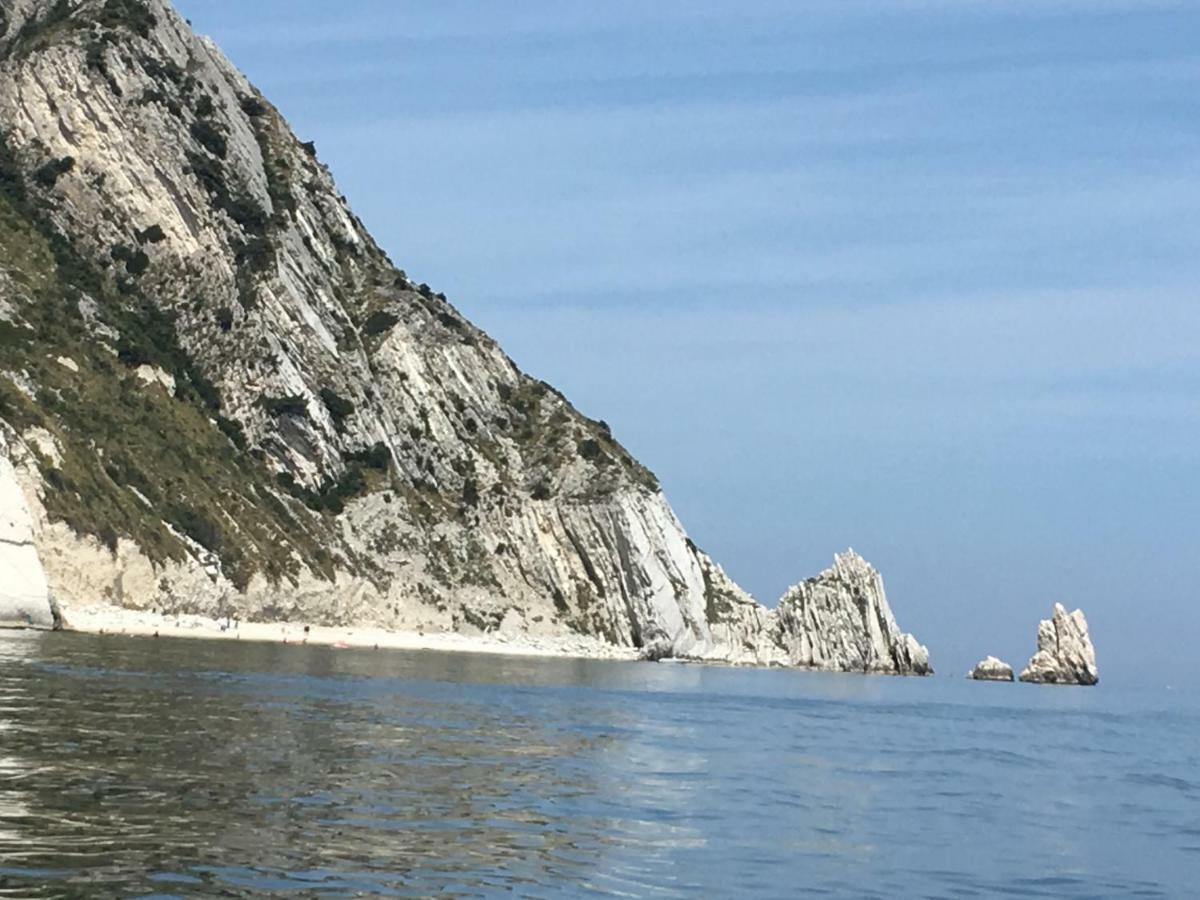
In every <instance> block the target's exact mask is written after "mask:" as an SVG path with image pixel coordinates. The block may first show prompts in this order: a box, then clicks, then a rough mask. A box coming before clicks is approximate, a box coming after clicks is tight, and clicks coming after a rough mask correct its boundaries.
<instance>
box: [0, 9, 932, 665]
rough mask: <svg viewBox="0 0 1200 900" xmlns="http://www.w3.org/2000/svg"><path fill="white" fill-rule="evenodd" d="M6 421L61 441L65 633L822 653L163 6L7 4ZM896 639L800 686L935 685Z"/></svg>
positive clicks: (602, 428) (43, 442)
mask: <svg viewBox="0 0 1200 900" xmlns="http://www.w3.org/2000/svg"><path fill="white" fill-rule="evenodd" d="M402 153H403V148H397V154H398V155H402ZM413 214H414V215H419V210H414V211H413ZM0 419H3V420H4V421H5V422H7V423H8V425H9V426H11V427H12V429H14V431H15V433H16V434H19V435H21V436H23V437H26V438H27V437H29V436H30V435H34V434H36V435H37V440H27V443H29V445H30V446H31V447H32V450H31V451H30V452H31V454H32V460H31V463H30V465H31V466H32V469H33V470H34V471H35V473H36V477H32V478H30V479H29V480H28V488H27V490H26V501H27V503H28V505H29V510H30V514H31V516H32V519H33V524H34V531H35V535H36V540H37V544H38V550H39V551H40V555H41V559H42V562H43V563H44V565H45V569H46V574H47V578H48V581H49V584H50V587H51V590H52V591H53V592H54V594H55V595H57V596H59V597H60V599H62V601H63V602H64V604H86V603H90V602H96V601H107V602H112V603H117V604H120V605H125V606H132V607H140V608H156V609H160V610H167V611H173V612H174V611H178V612H194V613H205V614H209V615H213V614H223V613H226V612H233V611H236V612H238V613H240V614H241V615H243V616H246V617H253V618H257V619H263V620H276V619H304V620H307V621H312V622H317V623H325V624H339V623H344V622H357V623H362V624H371V625H378V626H383V627H391V628H417V627H420V628H426V629H472V628H478V629H482V630H484V631H492V630H521V631H527V632H531V633H534V634H537V633H553V634H557V633H562V632H564V631H574V632H578V633H582V634H588V635H594V636H598V637H601V638H604V639H606V640H608V641H610V642H612V643H614V644H618V645H622V646H632V647H640V648H645V650H646V651H647V653H648V654H652V655H671V656H687V657H694V658H703V659H722V660H733V661H747V662H762V661H773V660H778V659H779V658H780V656H781V653H782V645H781V643H780V640H781V637H780V636H781V635H790V636H791V638H795V635H796V632H795V630H794V628H793V626H791V625H789V626H788V628H786V629H785V630H784V631H783V632H778V631H777V629H776V624H777V621H776V616H775V614H774V613H769V612H768V611H767V610H766V609H764V608H763V607H761V606H759V605H758V604H757V603H755V602H754V601H753V600H752V599H750V598H749V597H748V596H747V595H746V594H745V593H744V592H742V591H741V590H740V589H739V588H738V587H737V586H736V585H735V584H733V582H732V581H730V579H729V578H728V577H726V575H725V574H724V572H723V571H722V570H721V569H720V568H719V567H718V566H716V565H715V564H714V563H713V562H712V561H711V560H709V559H708V557H707V556H706V555H705V554H704V553H703V552H701V551H700V550H699V549H697V548H696V547H695V546H694V545H693V544H692V543H691V541H690V540H689V539H688V538H687V536H686V534H685V532H684V530H683V528H682V526H681V525H680V523H679V521H678V520H677V519H676V517H675V514H674V513H673V512H672V510H671V508H670V506H669V504H668V503H667V501H666V499H665V497H664V496H663V494H662V492H661V490H660V488H659V486H658V483H657V481H656V479H655V477H654V475H653V474H652V473H651V472H650V471H649V470H647V469H646V468H645V467H644V466H642V465H641V464H639V463H638V462H637V461H636V460H634V459H633V458H632V457H631V456H630V454H629V453H628V452H627V451H626V450H625V449H624V448H623V447H622V446H621V444H620V443H619V442H618V441H617V440H616V439H615V438H614V436H613V435H612V434H611V432H610V430H609V428H608V426H607V425H605V423H603V422H599V421H593V420H591V419H589V418H587V417H586V416H583V415H581V414H580V413H579V412H578V411H577V410H575V409H574V408H573V407H572V406H571V404H570V403H569V402H567V400H566V399H565V398H564V397H563V396H562V395H561V394H559V393H558V392H557V391H555V390H554V389H553V388H552V387H550V386H549V385H547V384H545V383H543V382H540V381H537V380H535V379H533V378H530V377H529V376H527V375H525V374H524V373H522V372H521V371H520V370H518V368H517V367H516V366H515V365H514V364H513V362H512V361H511V360H510V359H509V358H508V357H507V356H506V355H505V354H504V353H503V352H502V351H501V349H500V348H499V347H498V346H497V345H496V344H495V342H494V341H492V340H491V339H490V338H489V337H488V336H487V335H486V334H484V333H483V332H482V331H480V330H479V329H477V328H476V327H475V326H474V325H472V324H471V323H469V322H467V321H466V320H465V319H464V318H463V317H462V316H461V315H460V314H459V313H458V311H457V310H456V309H455V308H454V307H453V306H452V305H451V304H450V303H449V302H448V301H447V299H446V297H445V296H443V295H442V294H440V293H437V292H436V291H434V290H433V289H432V288H430V287H429V286H427V285H425V284H422V283H418V282H417V281H416V280H414V279H411V278H409V277H408V276H407V275H406V274H405V273H404V272H403V271H401V270H399V269H397V268H396V267H395V266H393V264H392V263H391V261H390V260H389V259H388V257H387V256H386V255H385V254H384V252H383V251H382V250H381V249H380V248H379V247H378V246H377V245H376V244H375V243H374V241H373V240H372V239H371V236H370V235H369V234H368V233H367V232H366V230H365V229H364V228H363V226H362V223H361V222H360V221H359V220H358V219H357V218H356V217H355V215H354V214H353V212H352V211H351V210H350V209H349V207H348V206H347V204H346V202H345V199H344V198H343V197H342V196H341V195H340V194H339V193H338V191H337V188H336V186H335V185H334V182H333V179H332V177H331V175H330V173H329V171H328V169H327V168H326V167H325V166H324V165H323V164H322V163H321V162H320V159H319V158H318V155H317V152H316V148H315V147H314V146H313V145H312V144H310V143H303V142H301V141H300V140H299V139H297V138H296V137H295V136H294V135H293V134H292V132H291V131H290V129H289V128H288V125H287V123H286V122H285V121H284V120H283V118H282V117H281V115H280V114H279V112H278V111H277V110H276V109H275V108H274V107H273V106H272V105H271V104H270V102H269V101H268V100H267V99H266V98H265V97H263V96H262V95H261V94H259V92H258V91H257V90H256V89H255V88H254V87H253V85H251V84H250V83H249V82H248V81H247V80H246V79H245V78H244V77H243V76H242V75H241V73H239V72H238V71H237V70H236V69H235V68H234V67H233V66H232V65H231V64H230V63H229V61H228V60H227V59H226V58H225V57H224V56H223V55H222V54H221V52H220V51H219V50H218V49H217V48H216V46H214V45H213V44H212V43H211V42H210V41H208V40H206V39H204V38H200V37H197V36H196V35H195V34H193V32H192V31H191V29H190V27H189V26H188V25H187V23H186V22H184V21H183V19H181V18H180V16H179V15H178V14H177V13H176V12H175V11H174V10H173V9H172V8H171V6H170V4H169V3H168V2H166V0H0ZM850 587H851V589H857V588H856V587H855V586H854V585H850ZM878 594H879V596H878V599H879V600H882V588H881V586H879V590H878ZM869 602H872V603H873V602H875V594H871V595H870V601H869ZM882 609H883V610H886V604H884V605H883V607H882ZM798 615H799V614H798ZM880 615H881V612H880V610H879V609H877V608H875V607H872V609H871V610H870V611H869V612H868V613H864V619H863V623H864V626H865V627H868V628H869V629H870V632H869V635H870V636H869V638H868V639H867V640H866V642H865V644H864V645H863V646H862V648H861V652H860V655H855V653H854V652H851V651H850V650H847V649H846V648H844V647H843V646H842V644H843V643H845V642H846V641H848V640H849V638H845V639H844V638H843V637H838V638H837V639H836V642H837V646H836V647H831V648H830V649H829V650H828V653H826V650H825V649H820V650H819V652H815V653H814V652H809V651H803V652H801V651H797V653H796V654H795V660H796V661H797V662H800V663H801V664H804V665H821V664H824V663H825V662H829V663H830V664H840V663H841V662H842V661H844V660H849V661H852V662H853V663H854V665H855V666H856V667H857V664H858V662H859V661H860V658H861V662H862V663H863V668H867V669H871V670H875V669H879V670H889V669H888V666H889V665H890V666H891V667H892V669H894V670H896V671H902V670H907V669H910V668H911V669H915V668H917V666H915V665H914V664H913V663H912V657H913V654H914V650H913V648H912V647H909V646H908V645H907V644H906V643H903V642H902V644H901V645H900V646H899V647H898V648H892V649H891V650H888V651H887V652H885V651H884V650H883V649H881V648H882V646H883V643H884V642H886V641H887V640H888V639H890V638H891V637H892V636H893V632H894V631H895V629H894V622H892V621H891V615H890V612H887V613H886V615H885V616H884V617H883V618H880ZM797 623H799V619H797ZM824 624H825V622H824V620H822V619H821V618H820V617H817V619H815V620H813V621H812V622H807V621H806V622H805V623H804V624H803V626H801V625H800V624H797V625H795V626H794V627H795V628H799V627H803V628H809V627H823V626H824ZM850 624H851V623H849V622H839V623H838V626H839V627H841V626H842V625H845V626H846V627H849V625H850ZM788 629H792V630H788ZM791 638H789V639H791ZM812 640H813V643H814V644H815V645H816V646H817V647H819V648H824V646H825V644H824V640H825V639H824V638H813V639H812ZM913 643H914V644H915V642H913ZM856 646H857V645H856ZM822 654H824V655H822ZM885 657H886V660H891V663H888V662H887V661H886V660H885Z"/></svg>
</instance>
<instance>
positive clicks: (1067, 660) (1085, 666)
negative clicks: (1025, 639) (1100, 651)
mask: <svg viewBox="0 0 1200 900" xmlns="http://www.w3.org/2000/svg"><path fill="white" fill-rule="evenodd" d="M1021 680H1022V681H1031V682H1035V683H1038V684H1084V685H1090V684H1096V683H1097V682H1098V681H1099V680H1100V673H1099V672H1098V671H1097V669H1096V650H1095V648H1094V647H1093V646H1092V639H1091V637H1089V635H1088V625H1087V619H1086V618H1084V615H1083V610H1079V609H1077V610H1075V612H1073V613H1068V612H1067V610H1066V608H1065V607H1064V606H1063V605H1062V604H1061V603H1055V604H1054V615H1053V617H1051V618H1049V619H1042V621H1041V622H1039V623H1038V635H1037V653H1035V654H1034V655H1033V657H1032V658H1031V659H1030V660H1029V665H1027V666H1026V667H1025V670H1024V671H1023V672H1022V673H1021Z"/></svg>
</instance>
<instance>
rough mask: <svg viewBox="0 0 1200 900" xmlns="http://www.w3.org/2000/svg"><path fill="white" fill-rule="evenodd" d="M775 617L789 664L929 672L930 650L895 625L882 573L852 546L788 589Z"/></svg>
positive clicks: (849, 670)
mask: <svg viewBox="0 0 1200 900" xmlns="http://www.w3.org/2000/svg"><path fill="white" fill-rule="evenodd" d="M775 616H776V622H775V640H776V643H777V644H778V645H779V646H781V647H782V648H783V650H784V654H785V659H786V661H787V663H788V664H790V665H793V666H803V667H806V668H814V669H835V670H839V671H846V672H878V673H885V674H893V675H928V674H930V673H931V672H932V671H933V669H932V668H931V667H930V665H929V651H928V650H927V649H926V648H925V647H923V646H922V645H921V644H919V643H918V642H917V640H916V638H914V637H913V636H912V635H911V634H905V633H903V632H901V631H900V628H899V627H898V626H897V625H896V619H895V617H894V616H893V615H892V610H891V608H890V607H889V606H888V602H887V595H886V594H885V593H884V590H883V577H882V576H881V575H880V574H879V573H878V572H877V571H876V570H875V569H874V567H873V566H871V565H870V563H868V562H867V561H866V560H865V559H863V558H862V557H861V556H859V555H858V554H857V553H855V552H854V551H853V550H848V551H846V552H845V553H842V554H838V555H837V556H835V557H834V558H833V567H832V568H830V569H826V570H825V571H824V572H822V573H821V574H820V575H818V576H816V577H815V578H810V579H808V580H807V581H803V582H801V583H800V584H798V585H796V586H794V587H793V588H791V589H790V590H789V591H788V592H787V593H786V594H784V596H783V599H782V600H781V601H780V603H779V609H778V610H777V611H776V613H775Z"/></svg>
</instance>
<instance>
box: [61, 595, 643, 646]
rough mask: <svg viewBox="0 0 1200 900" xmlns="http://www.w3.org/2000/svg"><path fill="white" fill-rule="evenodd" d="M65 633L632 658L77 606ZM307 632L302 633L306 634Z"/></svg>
mask: <svg viewBox="0 0 1200 900" xmlns="http://www.w3.org/2000/svg"><path fill="white" fill-rule="evenodd" d="M63 616H64V620H65V625H64V627H65V629H66V630H68V631H77V632H81V633H85V634H126V635H135V636H142V637H154V636H159V637H182V638H199V639H207V640H242V641H265V642H270V643H286V644H316V645H321V646H330V647H337V648H344V649H380V650H384V649H387V650H440V651H448V652H455V653H495V654H502V655H508V656H560V657H579V658H586V659H637V658H638V654H637V651H635V650H632V649H630V648H625V647H614V646H613V645H611V644H607V643H604V642H603V641H599V640H596V639H594V638H589V637H585V636H582V635H568V636H562V637H558V636H534V635H528V634H510V633H505V634H499V633H498V634H474V635H472V634H462V633H459V632H432V631H426V632H420V631H388V630H386V629H383V628H371V627H365V626H360V625H348V626H328V625H311V624H309V625H306V624H305V623H303V622H240V621H236V620H229V621H228V623H227V621H226V620H225V619H220V620H218V619H211V618H208V617H206V616H197V615H187V614H179V615H172V614H166V615H164V614H161V613H156V612H150V611H145V610H134V609H124V608H122V607H118V606H81V607H72V608H68V609H64V610H63ZM306 629H307V630H306Z"/></svg>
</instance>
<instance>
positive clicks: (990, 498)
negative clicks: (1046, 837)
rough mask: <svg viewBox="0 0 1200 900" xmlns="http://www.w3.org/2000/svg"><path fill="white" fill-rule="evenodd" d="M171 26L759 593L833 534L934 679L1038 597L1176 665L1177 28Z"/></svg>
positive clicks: (1185, 552) (1195, 69) (1023, 645)
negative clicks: (851, 550) (222, 59)
mask: <svg viewBox="0 0 1200 900" xmlns="http://www.w3.org/2000/svg"><path fill="white" fill-rule="evenodd" d="M179 6H180V8H181V9H182V11H183V12H184V14H185V15H187V16H189V17H190V18H191V19H192V21H193V23H194V25H195V26H196V27H197V29H198V30H200V31H201V32H203V33H207V34H209V35H211V36H212V37H213V38H215V39H216V40H217V42H218V43H219V44H221V46H222V47H223V48H224V49H225V51H226V52H227V53H228V54H229V55H230V57H231V58H232V59H233V60H234V62H235V63H237V64H238V65H239V66H240V67H241V68H242V69H243V70H245V71H246V72H247V73H248V74H249V76H250V77H251V79H252V80H253V81H254V82H255V83H256V84H257V85H258V86H259V87H260V88H261V89H262V90H263V91H264V92H265V93H266V94H267V95H268V96H270V98H271V99H272V100H273V101H274V102H275V103H276V104H277V105H278V106H279V107H280V109H281V110H282V111H283V112H284V114H285V115H286V116H287V117H288V118H289V120H290V121H291V123H292V125H293V127H294V128H295V129H296V131H297V132H298V133H299V134H300V135H301V136H302V138H303V139H306V140H308V139H312V140H315V141H316V143H317V148H318V151H319V153H320V155H321V157H322V159H323V160H324V161H325V162H327V163H328V164H329V165H330V166H331V167H332V169H333V171H334V174H335V175H336V177H337V179H338V182H339V184H340V185H341V187H342V189H343V190H344V191H345V193H346V195H347V196H348V198H349V199H350V201H351V203H352V204H353V206H354V207H355V209H356V210H357V211H358V213H359V214H360V215H361V216H362V218H363V220H364V221H365V222H366V223H367V225H368V227H370V228H371V230H372V231H373V232H374V234H375V236H376V237H377V239H378V240H379V242H380V243H381V245H382V246H383V247H384V248H385V249H386V250H387V251H388V252H389V253H390V255H391V256H392V258H393V259H394V260H395V261H396V263H397V264H398V265H400V266H401V267H402V268H404V269H405V270H406V271H407V272H408V273H409V274H410V275H411V276H413V277H414V278H416V279H418V280H421V281H427V282H429V283H430V284H432V285H434V286H435V288H436V289H438V290H444V291H446V292H447V294H448V295H449V296H450V299H451V300H452V301H453V302H455V303H456V304H457V305H458V306H459V307H460V308H461V309H462V310H463V311H464V312H465V313H466V314H467V315H469V316H470V317H471V318H472V319H473V320H474V321H475V322H476V323H477V324H479V325H480V326H481V327H483V328H484V329H485V330H487V331H488V332H490V333H491V334H492V335H494V336H495V337H496V338H497V339H498V340H499V341H500V342H501V344H502V345H503V346H504V347H505V348H506V349H507V350H508V352H509V353H510V354H511V355H512V356H513V357H514V358H515V359H516V360H517V362H518V363H519V364H521V365H522V366H523V367H524V368H525V369H526V370H527V371H529V372H531V373H532V374H534V375H536V376H538V377H541V378H545V379H546V380H548V381H550V382H551V383H553V384H555V385H556V386H558V387H560V388H561V389H563V390H564V391H565V392H566V394H567V395H568V396H569V397H571V398H572V400H573V401H574V402H575V403H576V405H577V406H579V407H580V408H581V409H583V410H584V411H585V412H587V413H588V414H590V415H592V416H595V417H597V418H604V419H606V420H607V421H608V422H610V423H611V424H612V426H613V428H614V430H615V431H616V433H617V435H618V437H620V438H621V439H622V440H623V441H624V442H625V443H626V444H627V445H628V446H629V447H630V448H631V449H632V450H633V451H634V452H635V453H636V454H637V455H638V456H639V457H640V458H641V459H642V460H643V461H645V462H646V463H647V464H648V465H650V466H651V468H653V469H654V470H655V471H656V472H657V473H658V474H659V476H660V477H661V479H662V481H663V483H664V485H665V486H666V489H667V493H668V495H669V496H670V498H671V500H672V502H673V504H674V506H675V508H676V510H677V511H678V512H679V514H680V516H681V518H682V519H683V521H684V523H685V524H686V525H687V527H688V529H689V531H690V532H691V533H692V535H693V536H694V537H695V539H696V540H697V542H698V543H700V544H701V545H702V546H704V547H705V548H706V549H708V550H709V551H710V553H712V555H713V556H714V557H716V558H717V559H718V560H719V561H720V562H722V563H723V564H724V565H725V567H726V569H727V570H728V571H729V572H730V573H731V574H732V575H733V576H734V577H735V578H736V579H737V580H738V581H739V582H740V583H741V584H742V585H744V586H745V587H746V588H747V589H749V590H750V591H751V592H753V593H754V594H755V595H756V596H757V597H758V598H759V599H761V600H764V601H765V602H768V603H773V602H774V601H775V599H776V598H777V597H778V595H779V594H780V593H782V591H783V590H784V589H785V588H786V587H787V585H788V584H790V583H792V582H794V581H796V580H798V579H800V578H801V577H805V576H808V575H811V574H814V573H816V572H817V571H819V570H820V569H822V568H824V567H825V566H826V565H827V564H828V562H829V561H830V559H831V557H832V554H833V553H834V551H836V550H839V549H843V548H844V547H846V546H849V545H852V546H854V547H855V548H856V549H858V550H859V551H860V552H862V553H863V554H864V555H865V556H867V557H868V558H869V559H870V560H872V561H873V562H874V563H875V564H876V565H877V566H878V567H879V568H880V569H881V570H882V571H883V573H884V575H885V578H886V581H887V585H888V591H889V596H890V598H891V600H892V605H893V608H894V609H895V610H896V613H897V616H898V618H899V620H900V623H901V625H902V626H904V627H905V628H906V629H909V630H912V631H913V632H915V633H916V634H917V635H918V637H919V638H921V640H923V641H924V642H926V643H927V644H929V646H930V648H931V652H932V653H933V656H934V663H935V665H937V666H939V668H940V669H942V670H943V671H949V672H955V673H957V672H958V671H959V670H964V669H965V668H966V667H968V666H969V665H970V664H972V663H973V662H974V661H975V660H977V659H978V658H980V657H982V656H983V655H985V654H986V653H996V654H999V655H1003V656H1005V657H1006V658H1008V659H1009V661H1010V662H1012V663H1013V664H1014V665H1017V664H1021V663H1023V662H1024V661H1025V660H1026V659H1027V658H1028V656H1029V655H1030V654H1031V653H1032V651H1033V644H1034V634H1035V629H1036V625H1037V620H1038V618H1040V617H1042V616H1044V615H1046V614H1048V612H1049V610H1050V607H1051V605H1052V604H1053V602H1054V601H1055V600H1061V601H1062V602H1064V603H1066V604H1068V605H1069V606H1071V607H1074V606H1082V607H1083V608H1084V610H1085V611H1086V612H1087V614H1088V617H1089V620H1090V622H1091V624H1092V630H1093V637H1094V639H1095V641H1096V644H1097V649H1098V653H1099V657H1100V664H1101V674H1102V677H1103V676H1104V675H1106V674H1108V675H1110V676H1111V677H1112V678H1114V679H1118V680H1120V679H1124V678H1133V677H1138V678H1141V679H1148V680H1149V681H1150V682H1152V683H1169V682H1171V681H1174V680H1177V679H1178V678H1179V677H1181V676H1182V675H1183V673H1184V672H1189V670H1190V662H1191V653H1190V646H1191V643H1192V642H1193V641H1194V640H1195V638H1196V636H1197V634H1200V609H1198V607H1200V596H1198V593H1200V590H1198V588H1197V585H1200V550H1198V546H1197V545H1198V539H1200V465H1198V464H1200V352H1198V351H1197V341H1198V339H1200V303H1198V302H1197V297H1196V292H1197V284H1198V283H1200V278H1198V277H1197V276H1198V275H1200V252H1198V251H1200V179H1198V177H1197V175H1198V174H1200V172H1198V171H1197V169H1198V167H1200V44H1198V43H1197V38H1198V37H1200V7H1197V6H1195V5H1194V4H1187V3H1165V2H1164V3H1155V2H1073V0H1036V2H1035V0H1003V2H1001V0H996V2H972V0H908V2H906V0H890V2H883V0H878V2H868V0H829V2H822V3H817V2H809V3H803V2H771V0H744V2H739V3H736V4H734V3H729V2H722V3H712V2H703V0H700V2H697V0H689V2H674V0H659V2H655V3H652V4H646V3H630V2H608V3H603V4H584V3H561V2H555V3H549V2H521V3H509V4H498V3H464V2H455V0H449V2H446V0H439V2H420V3H417V2H391V0H361V2H345V3H338V4H330V3H327V2H323V0H322V2H315V0H299V2H297V0H256V2H255V3H252V4H251V3H245V2H241V0H181V2H180V3H179ZM1189 674H1190V672H1189Z"/></svg>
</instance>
